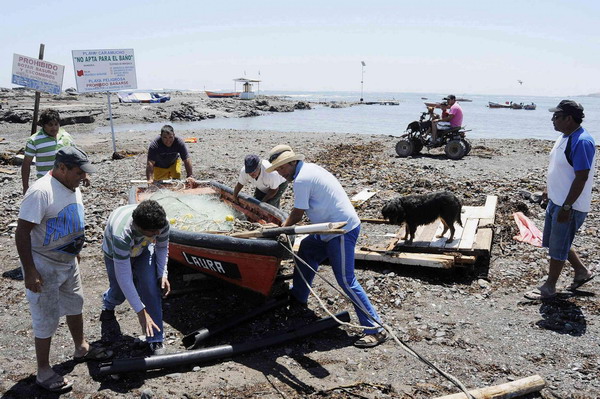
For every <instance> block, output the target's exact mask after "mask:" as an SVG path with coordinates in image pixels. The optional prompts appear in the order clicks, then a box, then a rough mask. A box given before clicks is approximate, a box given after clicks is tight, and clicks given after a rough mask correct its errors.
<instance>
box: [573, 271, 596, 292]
mask: <svg viewBox="0 0 600 399" xmlns="http://www.w3.org/2000/svg"><path fill="white" fill-rule="evenodd" d="M594 277H596V275H595V274H592V275H591V276H589V277H588V278H584V279H581V280H573V283H572V284H571V285H570V286H569V291H575V290H577V288H579V287H581V286H582V285H584V284H585V283H588V282H590V281H592V280H593V279H594Z"/></svg>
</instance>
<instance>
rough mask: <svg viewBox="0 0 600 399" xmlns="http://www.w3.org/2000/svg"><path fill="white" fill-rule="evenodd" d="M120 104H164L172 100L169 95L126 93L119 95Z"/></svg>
mask: <svg viewBox="0 0 600 399" xmlns="http://www.w3.org/2000/svg"><path fill="white" fill-rule="evenodd" d="M117 97H119V102H120V103H164V102H166V101H169V100H170V99H171V96H169V95H167V94H159V93H154V92H135V93H134V92H124V93H117Z"/></svg>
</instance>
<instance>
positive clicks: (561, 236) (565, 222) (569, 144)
mask: <svg viewBox="0 0 600 399" xmlns="http://www.w3.org/2000/svg"><path fill="white" fill-rule="evenodd" d="M549 111H550V112H552V113H553V114H552V124H553V125H554V130H556V131H558V132H560V133H561V135H560V136H559V137H558V138H557V139H556V142H555V143H554V147H553V148H552V151H550V164H549V166H548V176H547V182H546V190H545V191H544V194H543V196H542V200H543V201H548V205H547V207H546V221H545V223H544V234H543V241H542V245H543V246H544V247H545V248H548V252H549V255H550V265H549V271H548V278H547V279H546V281H545V282H544V284H542V285H541V286H540V287H539V288H538V289H535V290H533V291H529V292H527V293H525V298H527V299H531V300H544V299H552V298H554V297H555V296H556V283H557V282H558V279H559V277H560V275H561V272H562V269H563V267H564V265H565V263H566V261H567V260H568V261H569V263H570V264H571V266H572V267H573V271H574V275H573V282H572V283H571V285H570V286H569V287H568V289H569V290H571V291H575V290H577V289H578V288H579V287H581V286H582V285H583V284H585V283H587V282H588V281H590V280H592V279H593V278H594V277H595V272H594V271H593V270H590V269H588V268H587V267H585V266H584V265H583V263H582V262H581V259H580V258H579V256H578V255H577V252H575V250H574V249H573V247H572V246H571V245H572V243H573V239H574V238H575V233H577V230H579V228H580V227H581V225H582V224H583V221H584V220H585V218H586V216H587V213H588V212H589V211H590V210H591V203H592V187H593V185H594V170H595V164H596V143H595V142H594V139H593V138H592V136H591V135H590V134H589V133H588V132H587V130H585V129H584V128H583V127H582V126H581V122H582V121H583V118H585V114H584V113H583V107H582V106H581V104H579V103H577V102H575V101H573V100H562V101H561V102H560V103H559V104H558V105H557V106H556V107H554V108H550V109H549Z"/></svg>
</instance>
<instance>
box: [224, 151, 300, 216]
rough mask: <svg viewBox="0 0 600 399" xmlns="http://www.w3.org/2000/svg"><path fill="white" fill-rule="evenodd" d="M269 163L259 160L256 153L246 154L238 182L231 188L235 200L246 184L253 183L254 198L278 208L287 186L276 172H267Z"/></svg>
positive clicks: (285, 181)
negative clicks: (254, 187)
mask: <svg viewBox="0 0 600 399" xmlns="http://www.w3.org/2000/svg"><path fill="white" fill-rule="evenodd" d="M270 166H271V163H270V162H269V161H267V160H266V159H263V160H261V159H260V158H259V157H258V155H246V158H244V166H243V167H242V169H241V170H240V176H239V177H238V183H237V184H236V185H235V188H234V189H233V198H234V199H235V200H236V201H237V200H238V194H239V193H240V191H241V189H242V188H243V187H244V186H245V185H246V184H251V183H252V184H254V185H255V186H256V189H255V190H254V198H256V199H257V200H259V201H262V202H266V203H267V204H269V205H273V206H274V207H276V208H279V202H280V200H281V196H282V195H283V192H284V191H285V189H286V188H287V186H288V182H287V180H285V179H284V178H283V177H281V176H280V175H279V173H277V172H267V168H269V167H270Z"/></svg>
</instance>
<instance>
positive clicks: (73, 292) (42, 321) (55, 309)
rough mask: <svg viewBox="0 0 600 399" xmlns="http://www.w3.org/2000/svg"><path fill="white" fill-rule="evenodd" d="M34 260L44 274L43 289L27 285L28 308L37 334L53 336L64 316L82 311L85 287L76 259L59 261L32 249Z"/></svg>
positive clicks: (45, 336)
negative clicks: (82, 284)
mask: <svg viewBox="0 0 600 399" xmlns="http://www.w3.org/2000/svg"><path fill="white" fill-rule="evenodd" d="M33 262H34V263H35V267H36V269H37V271H38V273H40V275H41V276H42V280H43V286H42V292H33V291H30V290H28V289H26V290H25V291H26V296H27V301H28V302H29V311H30V312H31V319H32V321H33V333H34V335H35V337H36V338H41V339H45V338H50V337H51V336H52V335H54V332H55V331H56V328H57V327H58V322H59V319H60V318H61V317H62V316H73V315H78V314H81V313H82V311H83V289H82V287H81V277H80V275H79V265H78V264H77V259H73V262H72V263H69V264H65V263H56V262H52V261H49V260H48V259H47V258H44V257H42V256H40V255H37V254H35V253H33Z"/></svg>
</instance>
